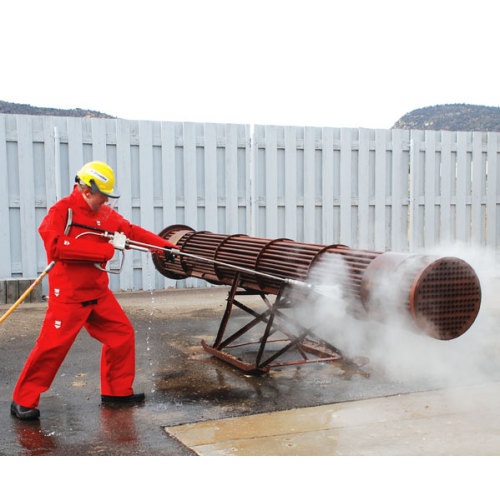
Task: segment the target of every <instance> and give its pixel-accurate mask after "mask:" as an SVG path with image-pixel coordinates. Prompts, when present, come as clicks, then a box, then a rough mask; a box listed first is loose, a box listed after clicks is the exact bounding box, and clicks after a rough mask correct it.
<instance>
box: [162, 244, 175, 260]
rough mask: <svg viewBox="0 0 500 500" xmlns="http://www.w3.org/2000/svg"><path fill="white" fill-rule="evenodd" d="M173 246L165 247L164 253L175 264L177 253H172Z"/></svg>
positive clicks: (166, 258)
mask: <svg viewBox="0 0 500 500" xmlns="http://www.w3.org/2000/svg"><path fill="white" fill-rule="evenodd" d="M171 249H172V247H165V248H164V250H163V254H164V256H165V260H166V261H167V262H170V263H171V264H173V263H174V262H175V254H173V253H172V250H171Z"/></svg>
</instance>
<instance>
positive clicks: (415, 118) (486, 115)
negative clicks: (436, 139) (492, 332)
mask: <svg viewBox="0 0 500 500" xmlns="http://www.w3.org/2000/svg"><path fill="white" fill-rule="evenodd" d="M392 128H399V129H417V130H481V131H491V132H500V107H495V106H477V105H474V104H440V105H437V106H428V107H426V108H420V109H415V110H413V111H410V112H409V113H407V114H406V115H404V116H402V117H401V118H400V119H399V120H398V121H397V122H396V123H395V124H394V125H393V126H392Z"/></svg>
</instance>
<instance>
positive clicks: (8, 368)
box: [0, 287, 500, 456]
mask: <svg viewBox="0 0 500 500" xmlns="http://www.w3.org/2000/svg"><path fill="white" fill-rule="evenodd" d="M226 294H227V288H226V287H215V288H208V289H191V290H175V291H174V290H171V291H162V292H154V293H150V292H140V293H121V294H118V299H119V301H120V302H121V304H122V306H123V307H124V309H125V311H126V312H127V314H128V315H129V317H130V319H131V321H132V323H133V324H134V326H135V328H136V345H137V347H136V357H137V377H136V384H135V388H136V390H143V391H144V392H146V395H147V400H146V403H145V404H144V405H141V406H137V407H131V408H123V409H115V408H107V407H104V406H102V405H101V404H100V397H99V394H100V390H99V362H100V344H99V343H98V342H97V341H95V340H94V339H92V338H91V337H90V336H89V335H88V334H87V333H86V332H84V331H83V332H81V334H80V335H79V337H78V338H77V341H76V342H75V344H74V346H73V348H72V349H71V351H70V353H69V354H68V356H67V358H66V360H65V362H64V363H63V365H62V367H61V369H60V371H59V373H58V374H57V376H56V379H55V380H54V383H53V386H52V387H51V389H50V390H49V391H47V393H45V394H43V395H42V398H41V402H40V411H41V419H40V422H31V423H29V422H20V421H18V420H17V419H14V418H12V417H11V416H10V414H9V404H10V400H11V394H12V390H13V388H14V385H15V382H16V380H17V377H18V375H19V373H20V371H21V369H22V367H23V364H24V362H25V360H26V357H27V355H28V353H29V351H30V349H31V348H32V346H33V344H34V342H35V339H36V337H37V335H38V332H39V329H40V325H41V322H42V319H43V316H44V311H45V308H46V304H23V305H21V306H20V307H19V308H18V310H16V311H15V312H14V313H13V314H12V315H11V316H10V317H9V318H8V319H7V320H6V321H5V322H4V323H3V324H2V325H1V326H0V363H1V366H2V380H1V385H0V408H3V410H1V411H0V425H1V426H2V433H1V435H0V455H8V456H14V455H59V456H64V455H90V456H93V455H108V456H110V455H113V456H116V455H142V456H144V455H196V454H200V455H290V454H292V455H335V454H337V455H401V454H410V455H436V454H437V455H450V454H451V455H453V454H459V455H462V454H466V455H478V454H479V455H484V454H487V455H495V454H498V452H499V451H500V438H499V436H500V426H498V425H497V421H500V419H498V417H499V416H500V408H499V405H498V403H497V401H498V399H499V398H498V397H497V393H498V389H499V388H500V387H499V382H500V367H498V366H497V365H498V361H497V360H498V353H499V352H500V348H499V341H498V340H497V336H496V335H495V333H496V325H497V324H498V316H496V315H494V314H493V315H492V314H490V310H489V309H488V308H486V309H485V311H486V316H485V317H484V318H483V319H482V320H481V321H479V322H478V324H477V325H476V327H475V328H474V329H473V330H471V332H467V333H466V334H465V335H464V336H463V337H461V338H460V339H458V340H459V342H454V343H440V344H436V341H432V339H429V340H431V341H432V342H431V343H429V342H428V341H427V340H426V339H417V340H415V341H413V340H411V341H410V343H409V344H408V345H406V346H401V348H398V350H391V349H392V348H391V347H390V346H391V345H392V344H384V345H383V348H384V349H383V355H382V356H380V350H377V349H375V348H373V347H374V345H375V344H376V342H375V340H376V339H375V336H373V337H370V338H369V340H368V345H369V347H370V348H371V350H369V352H363V353H360V354H363V355H365V354H369V355H370V356H369V357H370V363H369V364H368V365H367V366H366V367H365V368H366V369H367V370H368V372H369V377H366V376H364V375H363V374H362V373H359V372H356V371H352V370H351V369H350V368H349V367H348V366H345V365H343V364H342V363H335V364H328V363H319V364H315V365H308V366H293V367H286V368H280V369H276V370H272V371H271V373H269V374H268V375H263V376H252V375H248V374H245V373H243V372H241V371H239V370H237V369H235V368H233V367H231V366H229V365H227V364H225V363H223V362H221V361H219V360H217V359H215V358H212V357H211V356H209V355H208V354H207V353H206V352H205V351H204V350H203V349H202V348H201V346H200V342H201V340H202V339H203V340H206V341H207V342H208V343H210V341H213V339H214V336H215V334H216V332H217V328H218V325H219V322H220V319H221V316H222V313H223V310H224V307H225V297H226ZM6 308H7V306H5V307H3V306H2V308H0V312H3V311H4V310H6ZM233 320H234V322H235V324H236V325H238V322H240V323H241V322H242V321H245V322H246V321H247V318H246V317H244V315H243V313H235V315H234V317H233V318H232V321H233ZM372 330H373V329H372V328H370V332H369V333H370V335H371V334H372V333H373V331H372ZM342 333H343V334H344V335H348V334H350V332H342ZM389 338H390V340H391V342H396V343H397V341H396V340H395V339H394V337H389ZM364 340H366V338H365V339H364ZM412 342H415V343H412ZM403 347H404V349H403Z"/></svg>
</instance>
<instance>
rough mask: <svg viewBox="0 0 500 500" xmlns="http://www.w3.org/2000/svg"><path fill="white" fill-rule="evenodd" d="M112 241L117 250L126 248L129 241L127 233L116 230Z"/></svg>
mask: <svg viewBox="0 0 500 500" xmlns="http://www.w3.org/2000/svg"><path fill="white" fill-rule="evenodd" d="M110 243H111V244H112V245H113V246H114V247H115V248H116V249H117V250H125V246H126V243H127V235H126V234H124V233H119V232H116V233H114V234H113V238H112V239H111V240H110Z"/></svg>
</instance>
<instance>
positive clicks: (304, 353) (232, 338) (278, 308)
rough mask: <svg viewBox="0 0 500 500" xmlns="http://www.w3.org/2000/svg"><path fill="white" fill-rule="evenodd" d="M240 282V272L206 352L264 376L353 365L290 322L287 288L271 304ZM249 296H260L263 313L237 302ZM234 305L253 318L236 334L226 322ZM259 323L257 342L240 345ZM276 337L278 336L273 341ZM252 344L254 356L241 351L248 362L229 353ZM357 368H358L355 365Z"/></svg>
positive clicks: (330, 346) (283, 287) (289, 301)
mask: <svg viewBox="0 0 500 500" xmlns="http://www.w3.org/2000/svg"><path fill="white" fill-rule="evenodd" d="M240 282H241V276H240V273H236V274H235V276H234V280H233V283H232V285H231V288H230V290H229V292H228V296H227V304H226V309H225V311H224V315H223V317H222V320H221V322H220V325H219V330H218V332H217V336H216V338H215V342H214V343H213V345H212V346H209V345H208V344H207V343H206V342H205V341H202V346H203V349H205V351H207V352H208V353H210V354H211V355H213V356H215V357H216V358H218V359H220V360H222V361H225V362H226V363H229V364H230V365H232V366H235V367H236V368H239V369H240V370H243V371H245V372H248V373H252V374H262V373H267V372H268V371H269V370H270V369H271V368H277V367H284V366H290V365H302V364H308V363H318V362H333V361H339V360H343V362H344V363H348V364H354V363H353V362H352V361H349V360H348V359H347V358H345V356H344V355H343V354H342V352H341V351H340V350H339V349H337V348H336V347H334V346H333V345H331V344H329V343H328V342H325V341H324V340H322V339H320V338H319V337H317V336H316V335H315V334H314V333H313V331H312V329H311V328H306V327H305V326H302V325H300V324H298V323H297V320H296V319H295V318H294V319H292V318H290V317H289V316H288V315H287V314H286V309H289V308H290V307H291V305H292V302H291V300H290V297H289V294H288V293H287V291H288V290H287V287H286V285H284V286H282V287H281V289H280V290H279V293H278V294H277V295H276V296H275V297H276V298H275V300H274V302H271V301H270V300H269V297H268V294H266V293H263V292H262V293H261V292H256V291H254V290H246V289H244V288H241V289H240ZM249 295H253V296H255V295H259V296H260V297H261V298H262V300H263V303H264V306H265V308H264V310H263V311H262V312H258V311H256V310H254V309H253V308H252V307H249V306H248V305H246V304H243V303H242V302H241V301H240V300H238V299H237V297H238V296H249ZM234 306H236V307H238V308H239V309H240V310H242V311H244V312H246V313H247V314H249V315H250V316H253V319H251V320H250V321H249V322H247V323H246V324H245V325H244V326H242V327H241V328H239V329H238V330H237V331H236V332H234V333H232V334H231V333H229V334H228V333H227V327H228V322H229V319H230V317H231V314H232V312H233V307H234ZM262 323H263V324H264V325H265V330H264V333H263V334H262V336H261V337H260V338H259V339H258V340H255V335H254V336H253V339H251V340H248V341H246V342H241V338H242V337H243V336H244V335H246V334H250V331H251V330H252V329H253V328H254V327H256V326H257V325H261V324H262ZM252 333H253V332H252ZM275 334H280V335H279V337H278V338H276V336H275ZM283 335H284V336H283ZM236 341H238V343H237V342H236ZM277 343H279V344H281V345H282V347H281V348H280V349H278V350H276V349H272V348H271V347H274V346H275V345H276V344H277ZM252 344H254V345H257V346H258V349H257V352H256V353H255V352H254V351H251V352H248V351H247V352H244V354H245V357H246V358H249V359H242V356H241V354H240V355H239V356H238V355H235V354H233V353H229V352H228V350H229V349H237V348H239V349H240V350H241V348H244V347H245V346H249V345H252ZM285 354H286V355H287V357H288V358H289V357H290V356H291V355H292V354H293V356H292V358H293V359H291V360H290V359H287V360H286V361H285V360H282V361H280V358H284V357H285ZM356 368H358V369H359V367H358V366H356ZM365 373H366V372H365Z"/></svg>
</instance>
